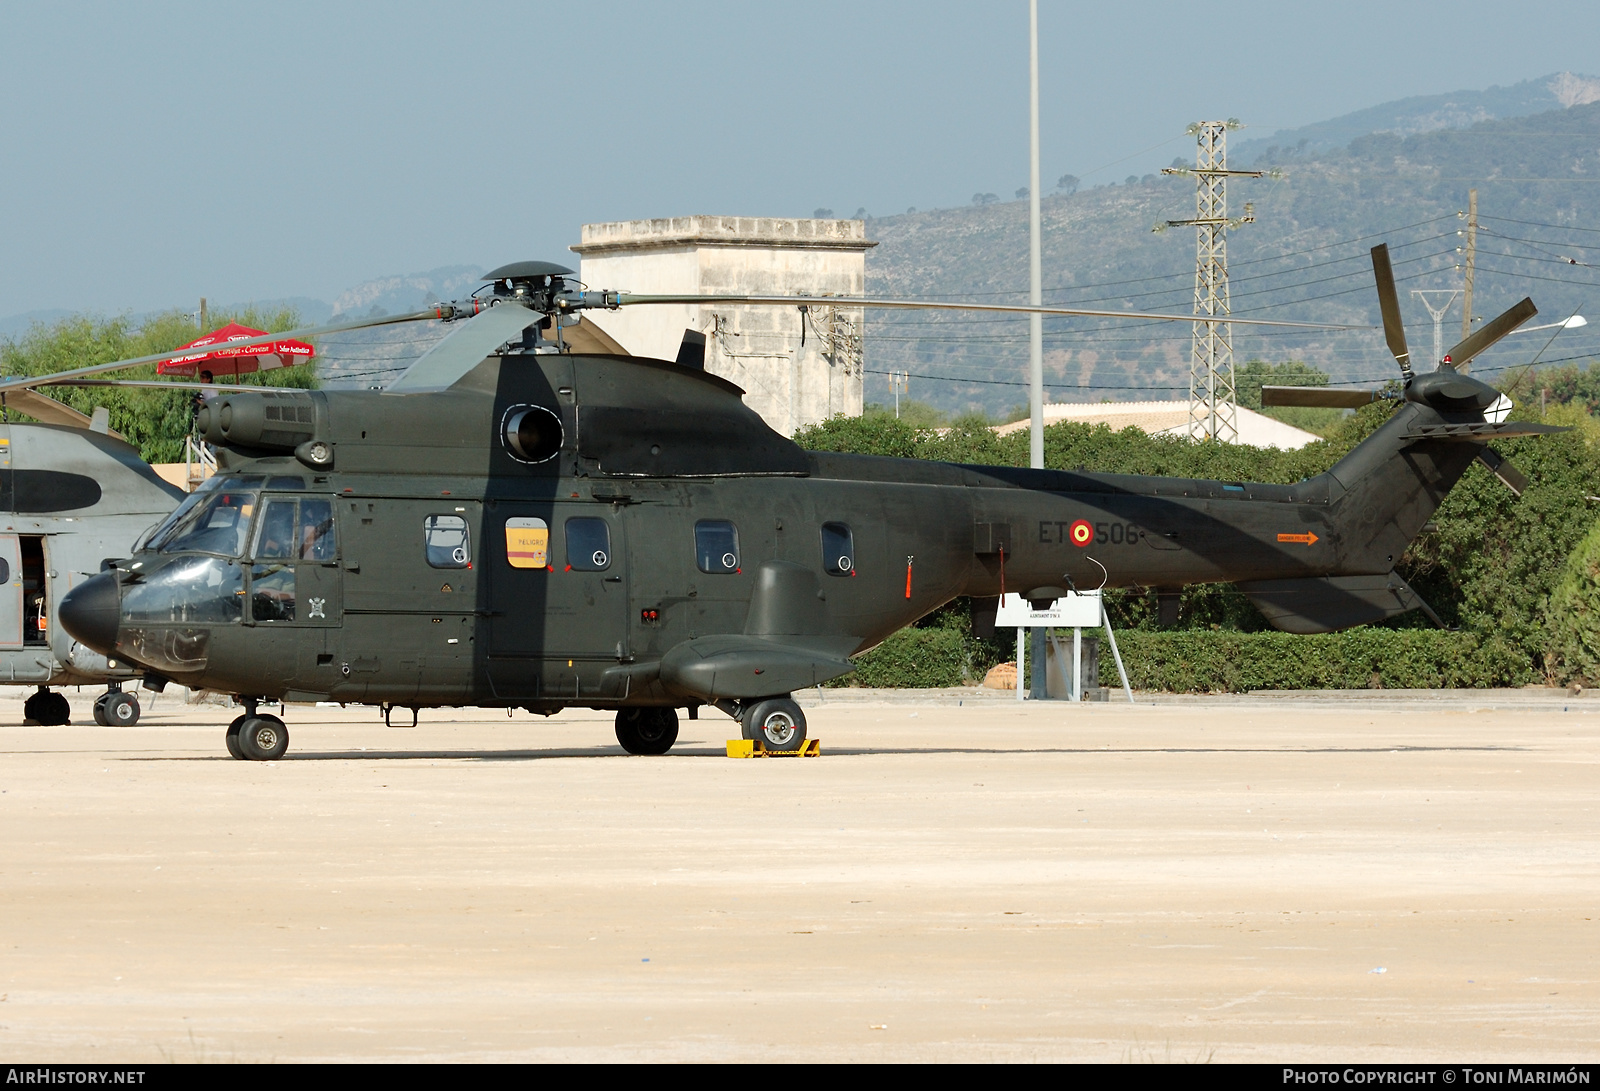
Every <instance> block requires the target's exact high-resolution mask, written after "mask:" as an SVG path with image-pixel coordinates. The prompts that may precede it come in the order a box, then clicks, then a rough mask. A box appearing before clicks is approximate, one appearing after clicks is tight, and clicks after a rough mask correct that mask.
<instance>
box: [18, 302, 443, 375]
mask: <svg viewBox="0 0 1600 1091" xmlns="http://www.w3.org/2000/svg"><path fill="white" fill-rule="evenodd" d="M438 317H439V312H438V311H436V310H426V311H413V312H412V313H410V314H386V315H383V316H382V317H379V318H356V319H352V320H350V321H348V322H333V323H330V324H328V325H325V326H306V327H304V328H302V329H298V330H285V331H284V332H282V333H264V334H262V335H261V336H260V337H249V338H246V339H244V340H241V341H229V342H228V346H229V347H230V348H247V347H249V346H251V345H266V344H270V343H271V342H273V341H285V340H290V339H294V338H307V337H318V336H321V335H322V334H325V333H345V332H347V331H349V330H364V329H370V328H372V327H374V326H393V325H396V324H397V323H400V322H427V321H429V320H431V319H435V318H438ZM194 352H195V350H194V349H192V348H181V349H173V350H172V351H171V352H158V353H155V354H154V355H152V356H135V357H131V358H129V359H127V360H113V361H111V362H110V363H109V364H91V365H89V366H88V367H75V368H71V369H69V370H67V371H57V372H53V373H51V374H49V375H16V376H12V377H9V378H6V379H0V394H4V393H7V392H8V391H12V390H26V389H29V388H31V387H35V386H48V385H50V384H52V383H62V382H63V381H64V380H67V379H82V378H86V377H87V376H90V375H104V374H106V373H107V372H109V371H121V370H122V369H124V368H130V367H141V366H143V365H144V364H159V363H161V362H162V361H164V360H175V359H177V358H178V357H179V356H192V355H194Z"/></svg>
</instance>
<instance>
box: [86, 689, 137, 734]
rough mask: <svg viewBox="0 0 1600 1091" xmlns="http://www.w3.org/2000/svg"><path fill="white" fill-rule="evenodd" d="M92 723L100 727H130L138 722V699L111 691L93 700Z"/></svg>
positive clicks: (118, 691)
mask: <svg viewBox="0 0 1600 1091" xmlns="http://www.w3.org/2000/svg"><path fill="white" fill-rule="evenodd" d="M94 722H95V723H97V724H99V725H100V726H101V727H132V726H133V725H134V724H136V723H138V722H139V698H138V697H136V696H134V695H133V694H131V693H123V692H122V691H120V690H112V691H111V692H110V693H102V694H101V695H100V696H99V697H97V698H95V702H94Z"/></svg>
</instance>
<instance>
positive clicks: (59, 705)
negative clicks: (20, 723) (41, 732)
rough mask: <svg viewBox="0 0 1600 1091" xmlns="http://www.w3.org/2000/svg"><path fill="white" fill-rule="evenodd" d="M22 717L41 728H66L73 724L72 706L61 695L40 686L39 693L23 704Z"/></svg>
mask: <svg viewBox="0 0 1600 1091" xmlns="http://www.w3.org/2000/svg"><path fill="white" fill-rule="evenodd" d="M22 716H23V718H24V719H27V720H32V721H33V722H34V723H36V724H38V725H39V726H40V727H65V726H66V725H68V724H70V723H71V722H72V706H71V705H69V704H67V699H66V698H65V697H63V696H62V695H61V694H59V693H52V692H51V691H49V690H47V689H45V688H44V687H43V686H40V687H39V691H38V692H37V693H35V694H34V695H33V696H32V697H29V698H28V699H27V700H26V701H24V702H22Z"/></svg>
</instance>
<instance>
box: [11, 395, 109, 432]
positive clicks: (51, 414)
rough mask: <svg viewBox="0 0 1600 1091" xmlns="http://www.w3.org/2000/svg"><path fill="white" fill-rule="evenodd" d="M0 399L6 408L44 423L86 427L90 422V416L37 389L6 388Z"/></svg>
mask: <svg viewBox="0 0 1600 1091" xmlns="http://www.w3.org/2000/svg"><path fill="white" fill-rule="evenodd" d="M0 401H3V402H4V404H5V406H6V408H7V409H15V410H16V411H17V412H19V413H26V414H28V416H30V417H32V418H33V419H34V420H38V421H43V422H44V423H45V424H65V425H68V426H70V427H72V428H87V427H89V424H90V418H89V417H87V416H86V415H84V414H83V413H80V412H78V411H77V410H76V409H74V408H72V406H70V405H68V404H66V403H65V402H58V401H56V400H55V399H54V398H52V397H50V396H49V395H48V394H41V393H39V392H38V391H37V390H8V391H6V392H5V393H4V394H0Z"/></svg>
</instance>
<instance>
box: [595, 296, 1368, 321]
mask: <svg viewBox="0 0 1600 1091" xmlns="http://www.w3.org/2000/svg"><path fill="white" fill-rule="evenodd" d="M660 303H691V304H692V303H745V304H750V305H752V306H788V307H873V308H883V309H886V310H914V311H994V312H997V313H999V314H1059V315H1067V316H1069V317H1078V318H1137V319H1146V320H1150V319H1153V320H1156V321H1160V322H1230V323H1232V324H1233V325H1235V326H1292V327H1294V328H1295V329H1304V330H1370V329H1372V328H1373V327H1371V326H1345V325H1337V324H1333V323H1328V322H1282V321H1272V320H1270V319H1265V318H1234V317H1232V316H1231V315H1224V316H1220V317H1210V316H1207V315H1198V314H1150V313H1147V312H1143V311H1096V310H1087V309H1083V308H1079V307H1030V306H1027V305H1025V304H1020V303H945V302H933V301H930V300H925V299H852V298H846V297H843V296H790V295H633V294H631V293H628V292H618V293H617V305H618V306H619V307H628V306H641V305H649V304H660Z"/></svg>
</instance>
